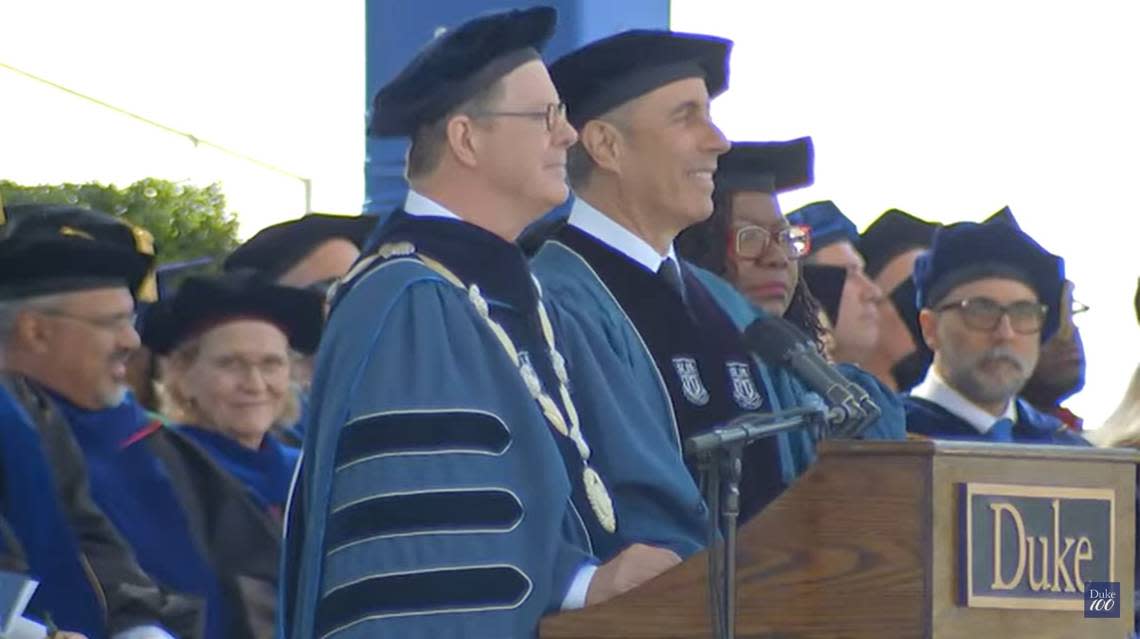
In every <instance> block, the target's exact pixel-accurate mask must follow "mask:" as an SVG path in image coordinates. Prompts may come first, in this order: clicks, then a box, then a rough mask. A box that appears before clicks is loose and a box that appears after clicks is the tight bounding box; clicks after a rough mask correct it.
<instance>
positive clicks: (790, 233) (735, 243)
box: [729, 226, 811, 260]
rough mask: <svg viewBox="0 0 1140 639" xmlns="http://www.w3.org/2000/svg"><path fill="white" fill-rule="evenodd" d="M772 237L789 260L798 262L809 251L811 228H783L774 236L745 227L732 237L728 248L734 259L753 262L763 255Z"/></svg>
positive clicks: (761, 229) (755, 228) (762, 230)
mask: <svg viewBox="0 0 1140 639" xmlns="http://www.w3.org/2000/svg"><path fill="white" fill-rule="evenodd" d="M773 237H775V240H776V244H777V245H778V246H779V247H780V248H781V249H783V250H784V253H786V254H787V256H788V258H789V259H793V260H798V259H799V258H801V257H803V256H805V255H807V254H808V252H809V251H810V250H811V227H807V226H789V227H785V228H782V229H780V230H779V231H777V232H776V234H775V236H773V235H772V232H771V231H769V230H768V229H766V228H763V227H760V226H745V227H744V228H741V229H738V230H737V231H736V233H735V234H734V235H733V237H732V242H731V243H730V244H729V248H730V249H732V251H733V255H735V256H736V257H739V258H743V259H748V260H753V259H756V258H758V257H760V256H761V255H764V253H765V252H766V251H767V250H768V246H769V245H770V244H771V243H772V239H773Z"/></svg>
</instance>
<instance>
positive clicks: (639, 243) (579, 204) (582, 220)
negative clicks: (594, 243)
mask: <svg viewBox="0 0 1140 639" xmlns="http://www.w3.org/2000/svg"><path fill="white" fill-rule="evenodd" d="M568 223H569V224H570V226H573V227H574V228H576V229H578V230H579V231H582V232H583V233H585V234H587V235H589V236H591V237H593V238H594V239H596V240H598V241H599V242H601V243H602V244H605V245H606V246H609V247H610V248H612V249H614V250H615V251H617V252H619V253H621V254H622V255H625V256H626V257H628V258H629V259H631V260H633V261H634V262H637V263H638V264H640V265H642V266H644V267H645V268H647V269H649V271H650V272H652V273H656V272H657V271H658V269H660V268H661V263H662V262H664V261H665V260H666V259H671V260H673V263H674V264H677V254H676V252H675V251H674V250H673V245H672V244H670V245H669V252H668V253H666V254H665V255H661V254H659V253H658V252H657V250H656V249H654V248H653V247H652V246H650V245H649V242H646V241H645V240H643V239H641V238H640V237H638V236H636V235H634V234H633V232H632V231H630V230H629V229H627V228H625V227H624V226H622V225H621V224H618V223H617V222H615V221H613V220H612V219H610V217H609V216H607V215H606V214H605V213H602V212H601V211H599V210H598V209H596V208H594V207H593V206H592V205H591V204H590V203H589V202H587V201H586V200H583V199H582V198H580V197H578V196H575V197H574V205H573V206H572V207H571V208H570V219H569V221H568ZM677 268H678V269H679V268H680V265H679V264H678V265H677Z"/></svg>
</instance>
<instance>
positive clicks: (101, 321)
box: [36, 308, 138, 333]
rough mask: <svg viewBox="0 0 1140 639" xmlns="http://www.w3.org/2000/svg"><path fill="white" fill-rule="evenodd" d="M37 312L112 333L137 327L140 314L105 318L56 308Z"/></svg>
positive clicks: (132, 313)
mask: <svg viewBox="0 0 1140 639" xmlns="http://www.w3.org/2000/svg"><path fill="white" fill-rule="evenodd" d="M36 312H38V313H42V314H44V315H49V316H51V317H62V318H64V319H69V320H74V321H76V322H80V323H82V324H86V325H88V326H91V327H93V328H97V329H100V330H104V331H109V332H112V333H114V332H118V331H121V330H123V329H125V328H132V329H133V328H134V327H135V324H136V321H137V320H138V314H137V313H134V312H130V313H116V314H115V315H106V316H103V317H88V316H86V315H76V314H74V313H68V312H67V311H61V310H59V309H55V308H39V309H36Z"/></svg>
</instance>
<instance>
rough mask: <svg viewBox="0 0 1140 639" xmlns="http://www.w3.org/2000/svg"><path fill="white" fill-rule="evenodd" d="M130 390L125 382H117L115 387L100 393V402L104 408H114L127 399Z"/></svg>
mask: <svg viewBox="0 0 1140 639" xmlns="http://www.w3.org/2000/svg"><path fill="white" fill-rule="evenodd" d="M130 390H131V389H130V388H128V387H127V386H126V385H124V384H117V385H116V386H115V387H114V388H112V389H109V390H105V391H103V392H101V393H99V403H100V405H102V407H103V408H114V407H116V406H118V405H119V404H122V403H123V402H124V401H125V400H126V399H127V393H129V392H130Z"/></svg>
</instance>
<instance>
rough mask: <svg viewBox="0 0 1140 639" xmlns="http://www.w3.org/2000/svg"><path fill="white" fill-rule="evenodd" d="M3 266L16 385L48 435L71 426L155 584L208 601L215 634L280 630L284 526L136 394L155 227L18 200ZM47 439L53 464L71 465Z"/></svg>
mask: <svg viewBox="0 0 1140 639" xmlns="http://www.w3.org/2000/svg"><path fill="white" fill-rule="evenodd" d="M8 218H9V219H8V220H7V223H6V224H4V225H3V227H0V233H2V235H0V238H2V239H0V244H2V245H3V249H0V254H2V255H3V259H4V264H3V267H2V268H0V278H3V279H2V284H0V289H2V294H0V300H3V302H4V303H5V316H6V317H7V321H6V322H4V324H5V326H6V327H7V330H6V334H5V335H4V337H5V341H4V344H5V347H6V351H7V353H6V355H7V363H6V370H7V372H8V373H9V374H10V375H11V378H10V381H11V389H12V394H13V395H14V396H15V398H16V399H17V400H18V401H20V402H21V404H22V405H23V406H24V408H25V409H26V410H27V412H28V413H29V414H30V415H31V417H32V419H33V420H34V421H35V422H36V423H37V424H38V425H39V426H40V429H41V433H43V436H44V439H45V443H47V440H48V434H51V435H52V436H54V437H62V435H61V434H60V433H61V432H66V431H67V430H70V434H71V435H72V436H73V437H74V442H75V443H78V445H79V447H80V449H81V450H82V452H83V456H84V460H85V462H86V470H87V475H88V479H89V481H90V487H91V495H92V497H93V498H94V500H95V502H96V504H98V506H99V508H100V509H102V510H103V511H104V512H105V513H107V516H108V517H109V518H110V520H111V521H112V523H113V524H114V525H115V527H116V528H118V530H119V531H120V532H121V533H122V535H123V537H124V538H125V539H126V541H127V542H128V543H129V544H130V546H131V548H132V549H133V550H134V551H135V554H136V556H137V557H138V560H139V564H140V565H141V566H142V568H143V570H145V571H146V573H147V574H148V575H149V576H150V577H151V578H153V579H154V580H155V581H156V582H157V583H158V584H160V585H161V586H162V587H164V588H168V589H170V590H172V591H176V592H180V593H185V594H188V595H192V596H194V597H196V598H200V599H201V600H203V601H204V603H205V608H206V610H205V615H204V618H205V633H204V636H206V637H210V638H212V637H219V638H220V637H227V638H228V637H252V636H261V635H262V634H263V633H264V632H266V631H267V628H269V627H271V626H272V623H273V612H272V605H273V601H274V586H273V584H274V582H275V579H276V571H277V558H278V553H277V548H278V541H277V539H278V535H277V534H276V532H275V530H274V528H273V525H272V522H270V521H269V520H268V518H267V517H266V516H265V515H264V514H263V513H261V512H260V511H259V510H258V509H257V508H256V506H254V504H253V503H252V502H251V501H250V499H249V498H248V497H247V496H246V494H245V490H244V489H243V487H242V486H241V485H240V484H239V483H238V482H237V481H236V480H233V479H232V478H230V477H229V476H228V475H227V474H226V473H225V471H223V470H222V469H221V468H219V467H218V466H217V465H216V464H214V463H213V462H212V461H211V460H210V459H209V457H208V455H207V454H206V453H205V452H204V451H203V450H201V448H199V447H198V446H197V445H195V444H193V443H192V442H191V441H190V440H188V439H186V438H185V437H183V436H182V435H180V434H179V433H176V432H174V431H171V430H168V429H165V428H163V426H162V423H161V422H160V421H158V420H156V419H153V418H152V417H151V416H149V415H148V414H147V413H146V412H145V411H144V410H143V409H142V407H141V406H140V405H139V404H138V402H137V401H135V399H134V397H133V396H132V395H131V394H130V393H129V391H128V390H127V385H126V361H127V358H128V357H129V356H130V355H131V353H132V351H134V349H136V348H138V346H139V336H138V334H137V333H136V332H135V327H134V323H135V321H134V320H135V317H134V309H135V298H136V297H137V296H141V295H142V291H144V289H145V288H146V287H147V286H148V284H147V276H148V274H149V273H150V272H151V265H152V264H153V260H154V254H153V246H152V243H151V242H150V237H149V234H147V233H146V232H145V231H143V230H141V229H138V228H134V227H131V226H129V225H127V224H125V223H123V222H121V221H120V220H118V219H117V218H114V217H112V216H109V215H106V214H104V213H99V212H97V211H91V210H88V209H82V208H76V207H53V206H40V205H23V206H14V207H9V208H8ZM63 445H64V443H61V442H57V443H55V444H48V445H47V450H46V452H47V455H48V457H49V461H50V462H51V464H52V466H53V469H55V470H56V472H64V471H63V470H61V469H63V468H66V469H67V470H68V471H71V470H73V468H72V467H69V466H67V464H68V458H64V457H61V456H59V455H62V453H58V452H57V451H59V450H61V449H62V446H63Z"/></svg>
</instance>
